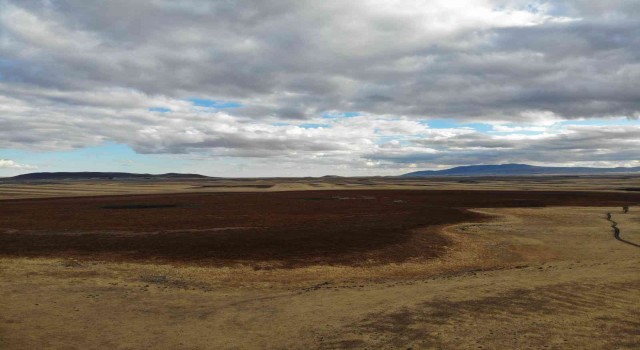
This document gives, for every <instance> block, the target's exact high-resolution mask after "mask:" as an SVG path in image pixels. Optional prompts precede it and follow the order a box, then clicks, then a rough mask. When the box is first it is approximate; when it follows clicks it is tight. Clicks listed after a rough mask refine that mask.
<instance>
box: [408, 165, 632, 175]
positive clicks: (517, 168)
mask: <svg viewBox="0 0 640 350" xmlns="http://www.w3.org/2000/svg"><path fill="white" fill-rule="evenodd" d="M623 173H640V167H634V168H625V167H618V168H589V167H542V166H534V165H527V164H500V165H468V166H459V167H455V168H451V169H445V170H424V171H416V172H412V173H408V174H404V175H401V176H404V177H435V176H526V175H604V174H623Z"/></svg>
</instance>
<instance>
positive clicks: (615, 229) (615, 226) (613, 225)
mask: <svg viewBox="0 0 640 350" xmlns="http://www.w3.org/2000/svg"><path fill="white" fill-rule="evenodd" d="M607 220H608V221H609V222H611V228H613V237H614V238H615V239H617V240H618V241H620V242H622V243H626V244H629V245H632V246H634V247H637V248H640V244H637V243H633V242H629V241H627V240H625V239H624V238H622V237H620V228H619V227H618V223H617V222H616V221H614V220H613V218H612V216H611V213H607Z"/></svg>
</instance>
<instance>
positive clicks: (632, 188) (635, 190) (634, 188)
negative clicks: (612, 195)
mask: <svg viewBox="0 0 640 350" xmlns="http://www.w3.org/2000/svg"><path fill="white" fill-rule="evenodd" d="M620 190H622V191H630V192H640V187H626V188H621V189H620Z"/></svg>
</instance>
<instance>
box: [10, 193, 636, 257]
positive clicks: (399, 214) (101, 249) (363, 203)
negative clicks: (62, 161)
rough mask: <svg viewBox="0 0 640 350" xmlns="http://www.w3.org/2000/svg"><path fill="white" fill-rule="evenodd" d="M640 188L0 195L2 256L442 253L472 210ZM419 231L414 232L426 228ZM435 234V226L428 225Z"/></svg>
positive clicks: (628, 199) (616, 197) (599, 199)
mask: <svg viewBox="0 0 640 350" xmlns="http://www.w3.org/2000/svg"><path fill="white" fill-rule="evenodd" d="M638 202H640V194H637V193H607V192H561V191H553V192H551V191H548V192H542V191H536V192H532V191H527V192H525V191H456V190H447V191H401V190H362V191H300V192H271V193H255V192H254V193H206V194H162V195H136V196H130V195H129V196H111V197H109V196H104V197H77V198H53V199H21V200H5V201H0V212H2V216H1V217H0V232H1V234H0V255H4V256H27V257H36V256H48V257H85V258H97V259H106V260H115V261H120V260H123V259H124V260H137V261H140V260H143V261H152V262H163V261H164V262H172V263H197V264H205V265H212V266H222V265H225V264H227V265H228V264H229V263H233V262H239V263H249V264H251V263H252V262H265V261H268V262H277V265H278V266H280V267H289V268H291V267H300V266H308V265H323V264H343V265H352V266H353V265H356V266H357V265H371V264H384V263H390V262H403V261H406V260H407V259H411V258H426V259H429V258H436V257H439V256H441V255H442V254H443V252H444V251H445V248H446V247H447V245H448V244H449V242H448V239H447V238H445V237H444V236H443V235H441V234H440V233H439V232H438V230H437V228H439V227H442V226H443V225H450V224H454V223H459V222H463V221H480V220H482V219H483V218H488V217H487V216H483V215H481V214H478V213H474V212H471V211H468V210H467V209H469V208H510V207H544V206H622V205H630V204H635V203H638ZM425 227H427V228H429V227H430V228H432V229H431V230H426V231H425V230H422V231H421V234H420V235H416V234H414V230H415V229H418V228H425ZM425 232H428V233H425Z"/></svg>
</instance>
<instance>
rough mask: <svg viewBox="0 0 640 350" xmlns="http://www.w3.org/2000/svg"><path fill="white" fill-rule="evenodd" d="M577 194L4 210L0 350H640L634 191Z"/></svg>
mask: <svg viewBox="0 0 640 350" xmlns="http://www.w3.org/2000/svg"><path fill="white" fill-rule="evenodd" d="M616 181H617V180H616ZM631 181H636V180H631ZM591 185H593V186H595V185H596V184H595V183H593V184H591ZM618 185H624V186H633V184H630V183H625V184H618V183H616V182H615V181H614V182H609V183H606V182H605V183H600V186H601V187H606V186H618ZM258 190H260V191H262V190H261V189H258ZM573 190H574V191H559V190H554V191H550V190H548V191H514V190H509V189H508V187H507V186H505V187H503V188H501V190H500V191H495V190H487V189H484V188H476V190H474V191H465V190H439V191H416V190H370V189H369V190H365V189H363V190H360V191H346V190H340V191H327V190H323V191H284V192H275V191H271V192H266V191H265V192H257V193H256V192H244V193H242V192H238V193H236V192H234V193H183V194H164V195H157V194H156V195H151V194H146V195H135V196H134V195H121V196H103V197H99V196H98V197H96V196H94V197H75V198H39V199H19V200H3V201H0V212H2V214H3V215H2V216H0V295H2V296H3V297H2V298H0V348H2V349H24V348H38V349H47V348H51V349H104V348H109V349H139V348H156V349H262V348H268V349H288V348H291V349H293V348H320V349H345V348H347V349H349V348H352V349H364V348H370V349H374V348H376V349H377V348H394V349H395V348H404V349H406V348H413V349H440V348H446V349H460V348H464V349H479V348H484V349H514V348H518V349H528V348H530V349H545V348H548V349H552V348H553V349H637V348H639V347H640V322H639V320H638V318H637V315H638V314H640V248H639V247H638V246H636V245H635V244H640V209H638V207H637V206H635V205H637V204H639V203H640V193H637V192H635V191H611V192H606V191H600V192H583V191H575V189H573ZM623 205H630V206H631V211H630V213H628V214H623V213H622V210H621V207H622V206H623ZM607 213H611V214H612V220H614V221H615V222H616V223H617V227H619V229H620V239H621V240H617V239H616V238H615V237H614V234H613V229H612V228H611V225H612V222H611V221H609V220H607Z"/></svg>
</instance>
